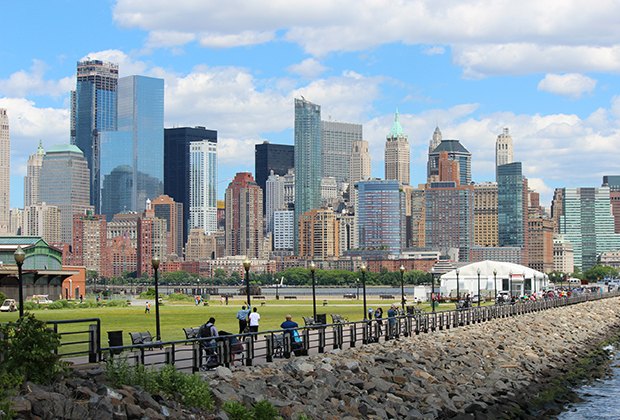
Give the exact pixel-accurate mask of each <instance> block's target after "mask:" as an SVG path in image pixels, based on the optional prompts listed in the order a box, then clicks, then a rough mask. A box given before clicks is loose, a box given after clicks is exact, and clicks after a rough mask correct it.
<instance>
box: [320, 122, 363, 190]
mask: <svg viewBox="0 0 620 420" xmlns="http://www.w3.org/2000/svg"><path fill="white" fill-rule="evenodd" d="M356 141H362V125H361V124H350V123H344V122H336V121H321V142H322V152H321V154H322V161H323V177H334V178H335V179H336V182H338V183H342V182H349V168H350V162H351V150H352V148H353V142H356Z"/></svg>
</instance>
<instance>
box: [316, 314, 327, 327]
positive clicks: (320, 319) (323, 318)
mask: <svg viewBox="0 0 620 420" xmlns="http://www.w3.org/2000/svg"><path fill="white" fill-rule="evenodd" d="M316 323H317V324H323V325H325V324H327V314H316Z"/></svg>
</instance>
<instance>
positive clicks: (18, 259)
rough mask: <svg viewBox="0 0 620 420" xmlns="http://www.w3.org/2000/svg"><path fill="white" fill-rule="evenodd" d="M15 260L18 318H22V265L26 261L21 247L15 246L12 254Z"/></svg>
mask: <svg viewBox="0 0 620 420" xmlns="http://www.w3.org/2000/svg"><path fill="white" fill-rule="evenodd" d="M13 258H15V264H17V281H18V282H19V317H20V318H21V317H23V316H24V280H23V278H22V265H24V260H25V259H26V253H25V252H24V250H23V249H22V247H21V246H19V245H18V246H17V249H16V250H15V252H14V253H13Z"/></svg>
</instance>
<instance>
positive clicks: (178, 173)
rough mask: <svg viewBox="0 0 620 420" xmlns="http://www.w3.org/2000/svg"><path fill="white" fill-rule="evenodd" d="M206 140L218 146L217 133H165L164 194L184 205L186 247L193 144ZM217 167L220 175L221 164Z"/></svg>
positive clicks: (196, 129)
mask: <svg viewBox="0 0 620 420" xmlns="http://www.w3.org/2000/svg"><path fill="white" fill-rule="evenodd" d="M203 140H205V141H208V142H210V143H214V144H217V131H215V130H207V129H206V128H205V127H200V126H198V127H178V128H166V129H165V130H164V194H167V195H169V196H170V197H172V198H173V199H174V201H176V202H177V203H183V225H184V226H183V242H184V243H185V242H187V235H188V233H189V230H190V224H189V220H190V215H189V214H190V204H189V202H190V173H191V172H190V166H191V165H190V162H191V158H190V143H191V142H193V141H203ZM216 147H217V146H216ZM216 159H217V156H216ZM215 164H216V168H215V171H216V173H217V160H216V162H215ZM216 196H217V193H216Z"/></svg>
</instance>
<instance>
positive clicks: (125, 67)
mask: <svg viewBox="0 0 620 420" xmlns="http://www.w3.org/2000/svg"><path fill="white" fill-rule="evenodd" d="M82 60H102V61H109V62H111V63H114V64H118V71H119V76H120V77H124V76H131V75H134V74H142V75H151V74H152V73H153V71H155V70H156V69H155V70H154V69H150V68H149V66H148V64H147V63H145V62H143V61H140V60H136V59H134V58H133V57H131V56H129V55H128V54H126V53H125V52H123V51H121V50H103V51H93V52H89V53H88V54H86V55H85V56H83V57H82V58H81V59H80V61H82ZM74 84H75V82H74Z"/></svg>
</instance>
